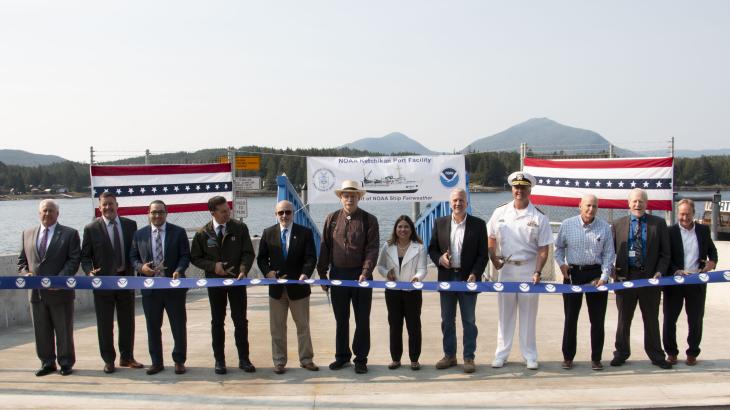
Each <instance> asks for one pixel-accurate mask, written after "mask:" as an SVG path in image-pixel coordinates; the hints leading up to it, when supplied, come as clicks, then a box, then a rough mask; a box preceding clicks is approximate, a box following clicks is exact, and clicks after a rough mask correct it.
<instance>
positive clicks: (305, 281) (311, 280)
mask: <svg viewBox="0 0 730 410" xmlns="http://www.w3.org/2000/svg"><path fill="white" fill-rule="evenodd" d="M314 282H315V280H314V279H304V283H308V284H310V285H311V284H312V283H314Z"/></svg>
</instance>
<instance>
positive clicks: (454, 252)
mask: <svg viewBox="0 0 730 410" xmlns="http://www.w3.org/2000/svg"><path fill="white" fill-rule="evenodd" d="M464 229H466V214H465V215H464V219H462V220H461V222H456V220H455V219H454V217H453V216H452V217H451V235H450V236H449V252H450V255H451V259H449V262H450V264H451V267H452V268H460V267H461V248H462V247H463V246H464Z"/></svg>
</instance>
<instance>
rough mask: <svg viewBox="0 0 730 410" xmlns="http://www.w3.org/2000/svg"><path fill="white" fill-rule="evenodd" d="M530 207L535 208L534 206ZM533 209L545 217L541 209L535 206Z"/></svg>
mask: <svg viewBox="0 0 730 410" xmlns="http://www.w3.org/2000/svg"><path fill="white" fill-rule="evenodd" d="M532 206H535V205H534V204H533V205H532ZM535 209H537V212H540V213H541V214H543V215H545V212H543V211H542V209H540V208H538V207H536V206H535Z"/></svg>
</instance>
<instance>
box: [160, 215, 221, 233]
mask: <svg viewBox="0 0 730 410" xmlns="http://www.w3.org/2000/svg"><path fill="white" fill-rule="evenodd" d="M221 225H223V235H225V234H226V224H219V223H218V222H216V221H215V219H213V232H215V234H216V235H218V229H219V228H218V227H219V226H221ZM152 229H155V228H154V227H152Z"/></svg>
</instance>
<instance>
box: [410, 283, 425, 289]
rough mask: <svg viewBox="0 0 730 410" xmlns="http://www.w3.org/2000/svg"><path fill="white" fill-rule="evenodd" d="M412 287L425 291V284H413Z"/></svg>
mask: <svg viewBox="0 0 730 410" xmlns="http://www.w3.org/2000/svg"><path fill="white" fill-rule="evenodd" d="M411 286H413V287H414V288H416V289H423V282H412V283H411Z"/></svg>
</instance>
